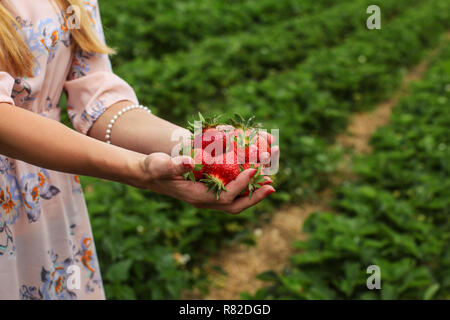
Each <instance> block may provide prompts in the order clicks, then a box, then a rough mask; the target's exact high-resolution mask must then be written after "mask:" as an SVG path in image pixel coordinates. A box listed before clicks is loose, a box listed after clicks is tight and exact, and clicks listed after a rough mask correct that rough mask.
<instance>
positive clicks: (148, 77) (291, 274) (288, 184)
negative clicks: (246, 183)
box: [82, 0, 450, 299]
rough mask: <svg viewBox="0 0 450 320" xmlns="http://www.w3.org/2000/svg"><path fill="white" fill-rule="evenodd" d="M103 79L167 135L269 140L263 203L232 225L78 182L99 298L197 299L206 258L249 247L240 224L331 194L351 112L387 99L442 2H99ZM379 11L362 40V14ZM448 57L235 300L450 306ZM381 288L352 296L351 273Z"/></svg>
mask: <svg viewBox="0 0 450 320" xmlns="http://www.w3.org/2000/svg"><path fill="white" fill-rule="evenodd" d="M99 2H100V9H101V14H102V19H103V23H104V29H105V34H106V39H107V41H108V43H109V44H110V45H111V46H113V47H115V48H117V49H118V54H117V55H116V56H114V57H113V58H112V62H113V67H114V70H115V72H116V73H117V74H118V75H120V76H121V77H123V78H124V79H125V80H127V81H128V82H129V83H130V84H131V85H132V86H133V88H134V89H135V90H136V93H137V96H138V97H139V99H140V102H141V103H143V104H146V105H148V106H149V107H151V109H152V111H153V112H154V113H155V114H157V115H159V116H161V117H164V118H166V119H169V120H171V121H173V122H175V123H177V124H180V125H183V126H186V124H187V121H188V120H192V118H193V116H194V115H196V114H197V112H198V111H201V112H202V113H204V114H208V113H211V112H215V113H221V114H225V115H229V116H231V115H233V114H234V113H235V112H239V113H240V114H241V115H242V116H245V117H249V116H256V119H257V120H258V122H261V123H263V125H264V128H267V129H269V130H270V129H272V128H274V129H280V141H279V142H280V148H281V159H280V171H279V172H278V174H277V175H276V176H275V177H274V179H273V180H274V186H275V188H276V189H277V192H276V193H274V194H273V195H271V196H270V197H269V198H270V199H268V200H266V201H264V203H262V204H260V205H257V206H256V207H254V208H252V209H250V210H247V211H245V212H243V213H241V214H240V215H237V216H231V215H226V214H224V213H220V212H215V211H209V210H200V209H196V208H194V207H191V206H190V205H187V204H184V203H182V202H179V201H176V200H174V199H171V198H169V197H165V196H160V195H157V194H155V193H152V192H150V191H143V190H138V189H135V188H132V187H128V186H124V185H120V184H117V183H111V182H106V181H102V180H98V179H93V178H88V177H83V178H82V183H83V186H84V192H85V196H86V200H87V204H88V208H89V212H90V215H91V218H92V228H93V231H94V234H95V239H96V245H97V251H98V255H99V258H100V263H101V269H102V273H103V280H104V283H105V289H106V294H107V297H108V298H111V299H114V298H124V299H133V298H141V299H178V298H180V296H181V294H182V293H183V292H186V291H191V290H194V289H195V290H198V291H200V292H203V293H205V292H206V291H207V290H208V288H209V286H210V280H211V279H210V277H209V276H208V273H207V272H205V266H206V265H207V262H208V259H209V258H210V257H211V256H212V255H214V254H216V253H217V252H218V251H220V250H221V248H223V247H224V246H225V245H232V244H235V243H247V244H250V245H251V244H252V243H254V242H255V241H257V239H256V238H255V236H254V234H253V233H252V232H251V230H252V227H253V226H256V225H258V224H259V223H260V222H261V221H262V220H264V221H269V220H270V218H271V216H273V214H276V212H277V210H278V209H280V208H281V207H282V206H286V205H296V206H301V205H302V203H303V202H304V201H305V200H308V199H310V198H314V197H315V194H316V193H317V192H318V191H320V190H322V189H324V188H326V187H328V186H329V185H330V182H331V181H330V180H331V176H332V175H333V174H334V173H335V172H336V170H337V166H338V163H339V161H340V160H341V159H342V156H343V155H342V153H343V150H341V149H340V148H336V147H335V139H336V137H337V135H338V134H340V133H342V132H344V131H345V129H346V127H347V125H348V123H349V120H350V119H351V117H352V115H353V114H355V113H356V112H360V111H366V110H370V109H371V108H373V107H374V106H375V105H376V104H377V103H379V102H381V101H383V100H385V99H387V98H389V97H391V96H392V94H393V93H394V92H395V91H396V90H398V89H399V86H400V83H401V81H402V78H403V76H404V75H405V73H406V71H407V70H408V69H410V68H411V67H413V66H414V65H416V64H418V63H419V62H420V61H421V60H422V59H423V58H424V57H425V56H426V54H427V53H428V52H429V51H430V50H431V49H433V48H435V47H437V46H438V45H439V44H440V43H442V39H443V35H444V34H445V33H446V31H447V30H449V29H450V14H449V13H450V3H449V2H448V1H445V0H428V1H425V0H408V1H406V0H395V1H394V0H389V1H386V0H385V1H368V0H352V1H350V0H341V1H329V0H320V1H317V0H279V1H274V0H220V1H219V0H218V1H208V0H174V1H164V0H145V1H144V0H130V1H126V2H123V1H122V2H120V1H113V0H102V1H99ZM372 4H377V5H379V7H380V8H381V17H382V27H381V29H380V30H368V29H367V28H366V19H367V18H368V16H369V15H368V14H367V13H366V8H367V7H368V6H369V5H372ZM449 59H450V51H449V49H448V47H447V48H445V49H444V50H443V51H442V53H441V54H439V55H438V56H437V57H436V58H434V59H433V61H432V67H431V69H430V70H429V71H428V72H427V73H426V77H425V79H423V80H422V81H421V82H420V84H419V85H416V86H414V89H413V90H412V91H411V93H410V94H409V96H408V97H407V98H405V99H404V100H402V102H401V103H400V105H399V106H398V107H396V109H395V112H394V115H393V117H392V119H391V123H390V124H389V125H388V126H386V127H384V128H382V129H380V130H379V131H377V133H376V134H375V136H374V137H373V138H372V145H373V147H374V151H373V153H372V154H370V155H367V156H364V157H361V158H357V159H355V160H354V162H353V164H354V165H353V167H352V171H354V173H355V174H357V175H358V178H357V179H356V181H352V182H348V183H345V184H342V185H340V186H338V190H337V193H336V196H335V199H334V200H333V203H332V206H333V210H335V212H333V213H317V214H314V215H312V216H311V217H310V218H309V219H308V221H307V223H306V224H305V226H304V231H306V232H307V233H308V234H309V237H308V240H307V241H303V242H296V243H295V244H294V247H295V248H296V250H297V252H298V253H296V254H295V255H294V256H292V259H291V261H290V263H289V264H288V265H287V266H286V269H285V271H284V272H283V273H282V274H281V275H279V274H276V273H273V272H266V273H264V274H262V275H261V276H260V277H261V278H263V279H265V280H267V281H269V283H268V286H267V287H266V288H264V289H261V290H260V291H258V292H257V293H247V294H245V295H244V297H245V298H255V297H256V298H262V299H266V298H268V299H281V298H283V299H284V298H287V299H310V298H312V299H317V298H318V299H322V298H323V299H327V298H356V299H364V298H417V299H422V298H445V297H446V298H448V297H449V295H450V289H449V285H450V274H449V273H448V270H450V268H449V263H450V262H449V256H450V248H449V246H448V243H449V238H450V233H449V229H450V226H449V223H448V222H449V220H448V215H449V212H448V208H449V207H450V206H449V202H448V201H449V200H448V199H450V197H449V194H448V190H449V187H450V186H449V181H450V180H449V177H448V174H449V167H448V164H447V162H448V160H447V159H448V158H449V152H448V150H449V149H448V145H449V141H448V140H449V139H448V138H449V136H448V127H449V124H450V123H449V119H448V110H449V105H450V102H449V99H450V96H449V94H450V88H449V83H450V79H449V74H450V69H449ZM371 264H376V265H379V266H380V267H381V269H382V270H385V271H384V272H383V281H384V282H383V290H381V291H380V292H378V293H377V292H370V291H368V290H367V288H366V287H365V279H366V278H367V275H366V273H365V268H366V267H367V266H368V265H371Z"/></svg>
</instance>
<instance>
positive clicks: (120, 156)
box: [0, 103, 144, 184]
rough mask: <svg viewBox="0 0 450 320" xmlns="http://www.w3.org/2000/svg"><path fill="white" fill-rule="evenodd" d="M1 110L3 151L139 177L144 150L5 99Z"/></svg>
mask: <svg viewBox="0 0 450 320" xmlns="http://www.w3.org/2000/svg"><path fill="white" fill-rule="evenodd" d="M0 114H1V117H0V154H3V155H5V156H8V157H11V158H15V159H18V160H23V161H25V162H28V163H30V164H33V165H36V166H40V167H43V168H47V169H50V170H56V171H61V172H67V173H73V174H81V175H88V176H94V177H99V178H104V179H108V180H114V181H119V182H122V183H129V184H130V183H131V182H132V181H137V179H138V178H139V177H138V175H139V174H140V168H139V166H140V163H141V161H142V159H143V157H144V155H142V154H139V153H137V152H133V151H130V150H126V149H123V148H119V147H116V146H112V145H108V144H106V143H102V142H100V141H97V140H95V139H92V138H90V137H87V136H85V135H83V134H81V133H78V132H76V131H74V130H71V129H69V128H67V127H66V126H64V125H62V124H61V123H59V122H57V121H54V120H51V119H47V118H45V117H42V116H39V115H37V114H34V113H32V112H30V111H27V110H24V109H22V108H18V107H14V106H11V105H9V104H6V103H0Z"/></svg>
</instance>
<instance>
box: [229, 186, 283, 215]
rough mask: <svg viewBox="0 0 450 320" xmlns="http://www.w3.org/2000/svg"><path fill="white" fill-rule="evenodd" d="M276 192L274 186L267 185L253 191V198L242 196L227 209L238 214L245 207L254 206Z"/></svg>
mask: <svg viewBox="0 0 450 320" xmlns="http://www.w3.org/2000/svg"><path fill="white" fill-rule="evenodd" d="M274 192H275V189H274V187H272V186H269V185H265V186H263V187H261V188H260V189H258V190H257V191H255V192H254V193H253V196H252V198H251V199H250V198H249V197H240V198H238V199H236V200H235V201H234V202H233V204H232V205H231V206H229V207H228V208H226V211H228V212H230V213H232V214H238V213H241V212H242V211H244V210H245V209H247V208H249V207H251V206H254V205H255V204H257V203H258V202H260V201H262V200H263V199H264V198H265V197H267V196H268V195H270V194H272V193H274Z"/></svg>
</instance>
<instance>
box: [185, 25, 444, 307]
mask: <svg viewBox="0 0 450 320" xmlns="http://www.w3.org/2000/svg"><path fill="white" fill-rule="evenodd" d="M449 38H450V37H449V34H447V37H446V39H447V40H448V39H449ZM438 52H439V48H437V49H435V50H433V51H431V52H430V53H429V55H428V56H427V57H426V58H425V59H424V60H423V61H422V62H421V63H420V64H418V65H417V66H415V67H414V68H413V69H411V70H410V71H409V72H408V74H407V75H406V76H405V77H404V79H403V82H402V85H401V86H400V89H399V90H398V91H397V92H396V93H395V94H394V95H393V97H392V98H391V99H389V100H388V101H385V102H382V103H380V104H379V105H378V106H377V107H376V108H375V109H374V110H373V111H371V112H364V113H359V114H355V115H354V116H352V118H351V120H350V123H349V126H348V129H347V132H346V133H345V134H343V135H341V136H339V137H338V138H337V140H336V143H337V145H339V146H341V147H344V148H349V150H353V153H355V154H361V153H366V152H370V146H369V139H370V137H371V136H372V134H373V133H374V132H375V130H376V129H377V128H378V127H380V126H383V125H385V124H387V123H388V121H389V118H390V115H391V111H392V108H393V107H394V106H395V105H396V104H397V103H398V101H399V100H400V98H401V97H403V96H405V95H406V94H407V93H408V89H409V86H410V84H411V82H413V81H416V80H419V79H420V78H421V77H422V75H423V73H424V72H425V70H426V69H427V67H428V64H429V62H430V60H431V59H432V58H433V57H434V56H435V55H436V54H437V53H438ZM350 154H351V153H350ZM350 154H348V155H347V156H346V157H344V161H343V163H342V164H341V165H340V168H341V170H340V172H339V173H338V174H337V175H336V176H334V177H333V179H332V180H333V184H338V183H340V182H341V181H342V179H343V177H347V178H348V174H347V173H348V172H349V168H350V161H351V156H350ZM332 196H333V194H332V191H331V188H330V189H327V190H325V191H323V192H321V193H319V194H318V195H317V196H316V197H315V198H316V199H317V200H316V201H310V202H306V203H303V204H302V205H301V207H298V206H296V207H288V208H284V209H282V210H280V211H278V212H276V213H275V214H274V216H273V218H272V220H271V221H270V222H269V223H267V224H265V225H263V226H262V227H261V228H259V229H255V234H256V235H258V238H257V243H256V245H255V246H253V247H248V246H245V245H237V246H232V247H228V248H224V249H223V250H221V252H220V253H219V254H218V255H217V256H215V257H213V258H212V259H211V260H210V263H211V265H218V266H220V267H221V268H222V269H223V270H224V271H225V272H226V273H227V275H223V274H220V273H213V272H211V275H212V277H211V278H213V279H214V282H213V283H212V285H211V287H210V293H209V294H208V295H207V296H206V297H204V298H205V299H239V294H240V293H241V292H243V291H246V292H251V293H253V292H255V291H256V290H257V289H259V288H261V287H262V286H263V284H264V283H263V282H262V281H259V280H256V276H257V275H258V274H259V273H261V272H264V271H267V270H274V271H276V272H280V271H281V270H282V269H283V268H284V266H285V265H286V263H287V261H288V258H289V256H290V255H291V254H292V253H293V249H292V247H291V244H292V242H293V241H295V240H302V239H304V238H305V235H304V234H303V233H302V232H301V229H302V225H303V222H304V221H305V219H306V218H307V217H308V216H309V215H310V214H311V213H313V212H315V211H325V210H330V208H329V205H328V204H329V200H330V199H331V198H332ZM184 298H200V296H199V295H197V294H192V293H190V294H186V295H185V297H184Z"/></svg>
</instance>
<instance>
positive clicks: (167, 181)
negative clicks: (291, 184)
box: [139, 153, 275, 214]
mask: <svg viewBox="0 0 450 320" xmlns="http://www.w3.org/2000/svg"><path fill="white" fill-rule="evenodd" d="M140 167H141V170H142V172H143V175H142V181H141V182H140V184H139V187H142V188H148V189H151V190H153V191H155V192H158V193H161V194H165V195H169V196H172V197H174V198H177V199H179V200H182V201H185V202H187V203H190V204H192V205H193V206H195V207H197V208H208V209H215V210H219V211H224V212H228V213H231V214H238V213H240V212H242V211H243V210H245V209H247V208H249V207H251V206H253V205H255V204H256V203H258V202H260V201H261V200H263V199H264V198H265V197H266V196H268V195H269V194H271V193H273V192H275V189H274V188H273V187H272V186H269V185H264V186H262V187H261V188H260V189H258V190H257V191H255V192H254V193H253V196H252V198H251V199H249V197H240V196H239V195H240V194H241V192H242V191H243V190H244V189H245V188H247V186H248V184H249V181H250V179H251V178H252V177H253V175H254V174H255V173H256V169H248V170H245V171H243V172H241V174H240V175H239V176H238V177H237V178H236V179H235V180H233V181H232V182H230V183H229V184H227V185H226V188H227V191H226V192H222V193H221V195H220V197H219V199H218V200H217V199H216V197H215V196H214V195H213V194H212V193H210V192H207V188H206V186H205V185H204V184H203V183H199V182H197V183H194V182H192V181H188V180H184V179H183V174H184V173H186V172H188V171H190V170H192V169H193V167H194V162H193V159H192V158H190V157H186V156H179V157H175V158H172V157H170V156H169V155H167V154H165V153H153V154H150V155H149V156H147V157H146V158H145V159H144V160H143V161H142V163H141V164H140ZM266 179H267V180H270V179H269V178H268V177H266Z"/></svg>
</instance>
